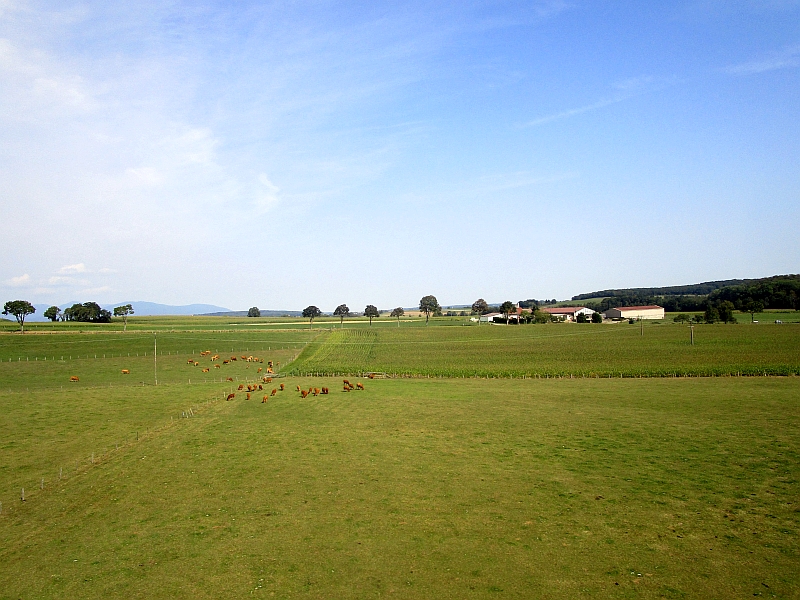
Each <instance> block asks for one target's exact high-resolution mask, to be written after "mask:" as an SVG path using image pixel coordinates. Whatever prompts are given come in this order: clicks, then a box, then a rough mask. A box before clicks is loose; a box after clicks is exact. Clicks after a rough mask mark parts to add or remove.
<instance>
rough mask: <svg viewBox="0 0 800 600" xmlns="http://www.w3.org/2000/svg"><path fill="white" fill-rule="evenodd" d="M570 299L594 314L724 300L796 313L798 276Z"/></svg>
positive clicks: (685, 307) (699, 306)
mask: <svg viewBox="0 0 800 600" xmlns="http://www.w3.org/2000/svg"><path fill="white" fill-rule="evenodd" d="M572 300H573V301H580V302H581V303H582V304H583V305H584V306H586V307H587V308H591V309H593V310H597V311H604V310H607V309H609V308H615V307H618V306H637V305H645V304H659V305H661V306H663V307H664V309H665V310H666V311H667V312H681V311H699V310H705V309H706V307H707V306H708V305H717V304H718V303H719V302H722V301H725V300H727V301H730V302H732V303H733V305H734V306H735V307H736V309H737V310H740V309H742V308H743V307H744V306H746V305H747V303H748V302H750V301H758V302H761V303H762V304H763V306H764V307H765V308H779V309H787V308H788V309H794V310H796V309H798V308H800V275H791V274H790V275H773V276H772V277H762V278H760V279H728V280H724V281H707V282H705V283H696V284H691V285H676V286H669V287H660V288H627V289H610V290H600V291H597V292H591V293H588V294H579V295H577V296H573V297H572ZM561 304H563V303H561Z"/></svg>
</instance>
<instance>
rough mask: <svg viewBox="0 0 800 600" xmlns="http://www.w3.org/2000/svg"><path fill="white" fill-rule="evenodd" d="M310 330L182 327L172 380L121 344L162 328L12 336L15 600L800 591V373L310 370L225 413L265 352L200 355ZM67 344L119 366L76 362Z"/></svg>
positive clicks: (9, 442) (2, 349)
mask: <svg viewBox="0 0 800 600" xmlns="http://www.w3.org/2000/svg"><path fill="white" fill-rule="evenodd" d="M548 327H549V326H548ZM559 327H562V326H553V328H552V329H553V330H554V331H559V329H558V328H559ZM563 327H564V328H565V329H563V331H566V332H569V331H570V330H571V329H570V328H571V327H572V326H563ZM613 327H616V326H613ZM613 327H610V329H613ZM662 327H663V328H667V327H668V326H666V325H665V326H662ZM433 329H435V328H433V327H431V328H429V330H428V335H429V336H436V335H439V334H436V333H431V331H432V330H433ZM440 329H445V328H440ZM447 329H449V330H456V329H457V328H447ZM464 329H465V330H466V329H467V328H464ZM505 329H508V330H509V332H511V331H514V330H515V329H517V328H514V327H508V328H501V327H485V328H481V329H480V331H481V335H486V334H484V333H483V331H484V330H488V331H495V332H496V331H497V330H505ZM523 329H524V328H519V329H518V330H523ZM545 329H546V328H545ZM676 329H677V328H676ZM709 329H716V327H714V328H711V327H709ZM719 329H720V330H724V328H722V327H720V328H719ZM728 329H731V330H733V329H746V328H745V327H738V326H736V327H730V328H728ZM765 329H766V328H765ZM773 329H775V330H778V329H780V328H777V327H776V328H773ZM787 329H788V328H787ZM628 330H631V331H633V330H634V328H633V327H630V328H629V329H628ZM651 330H652V331H653V332H655V331H656V330H659V331H660V328H659V327H657V326H653V327H651V328H650V329H646V330H645V336H647V335H648V334H649V333H650V332H651ZM471 331H472V332H473V333H475V332H478V328H474V329H472V330H471ZM575 331H581V330H580V329H576V330H575ZM621 331H622V330H621ZM129 333H130V332H129ZM298 333H299V332H297V331H284V332H271V333H269V334H267V333H265V332H262V333H255V334H254V333H252V332H250V331H247V332H234V331H230V332H223V333H214V332H212V333H209V332H203V333H200V332H198V333H197V334H190V335H189V338H188V341H189V342H192V341H196V342H197V344H196V346H197V347H194V346H195V344H191V343H189V344H187V343H186V342H187V339H186V338H181V337H180V335H186V332H183V333H181V332H176V334H175V335H176V337H175V338H174V339H172V340H171V341H168V340H169V335H168V334H167V333H166V332H164V333H163V334H162V333H159V334H158V338H159V352H161V351H162V344H163V351H164V352H165V354H164V355H161V354H159V356H158V361H159V368H160V369H161V368H163V369H164V371H163V379H162V376H159V385H158V386H155V385H153V381H152V380H151V379H147V380H144V379H145V378H144V376H142V379H143V380H144V384H143V383H142V382H141V381H139V380H138V378H139V369H140V368H141V369H143V370H145V371H149V370H150V369H152V366H153V365H152V362H151V361H152V355H150V356H148V357H143V356H140V357H130V358H129V357H127V356H115V357H113V358H112V357H111V356H110V355H111V354H116V353H117V352H118V353H120V354H127V348H128V347H130V348H131V349H133V350H132V353H134V354H135V353H136V352H137V350H136V349H135V348H139V350H138V351H140V352H145V351H149V350H150V348H151V344H152V341H153V340H152V338H153V336H152V334H148V335H144V334H141V336H139V334H135V333H134V335H131V336H130V338H125V339H123V340H122V341H119V340H118V339H117V338H119V337H120V336H119V335H118V334H114V335H101V334H96V333H93V334H81V335H78V334H54V335H39V334H37V335H30V336H28V335H27V334H26V335H25V336H18V335H14V336H8V335H4V336H0V355H2V356H3V357H5V360H4V361H3V362H0V431H2V432H3V435H2V439H0V502H2V510H0V598H20V597H42V598H56V597H81V598H95V597H107V596H112V597H113V596H123V595H124V596H126V597H134V598H158V597H176V596H177V597H186V596H192V597H201V598H203V597H208V598H212V597H214V598H216V597H243V596H255V597H259V596H264V597H268V598H289V597H308V598H319V597H345V598H347V597H352V598H363V597H383V596H396V597H403V598H430V597H458V598H461V597H476V598H498V597H517V598H519V597H526V598H527V597H562V598H572V597H576V596H577V597H581V596H585V597H618V598H628V597H672V598H678V597H709V598H729V597H741V596H752V595H761V596H764V597H772V596H773V595H774V596H775V597H783V598H790V597H797V596H798V595H800V582H799V581H798V576H797V569H796V565H797V561H798V542H797V533H798V514H800V513H798V509H797V504H796V503H797V497H798V482H797V473H798V472H800V469H799V467H800V464H799V463H800V461H799V460H798V458H799V457H798V451H797V448H798V447H800V445H799V444H798V442H800V439H798V438H799V437H800V428H799V427H798V425H800V410H799V407H798V403H799V401H800V380H799V379H798V378H797V377H791V376H790V377H724V378H723V377H714V378H651V379H630V378H625V379H620V378H606V379H591V378H586V379H584V378H579V379H569V378H564V379H525V380H523V379H477V378H472V379H459V378H441V379H440V378H436V379H389V380H364V379H361V381H364V382H365V385H366V390H365V391H363V392H348V393H344V392H342V391H341V379H333V378H322V377H298V376H288V377H285V378H281V379H280V382H283V383H284V384H285V385H286V386H287V388H288V389H287V391H285V392H283V393H279V394H278V395H277V396H276V397H274V398H272V399H271V400H269V401H268V402H267V403H265V404H263V403H261V401H260V396H254V397H253V398H252V399H251V400H249V401H247V400H244V399H243V396H242V394H241V393H237V397H236V399H234V400H233V401H231V402H225V401H224V400H223V397H224V395H225V394H226V393H228V392H229V391H230V390H231V386H232V384H231V382H228V381H226V380H224V379H223V378H222V375H225V376H226V377H227V376H230V377H231V378H233V379H234V382H239V381H251V380H252V379H253V376H252V374H251V371H252V369H253V367H255V365H254V364H253V363H246V362H242V361H241V360H239V361H236V362H235V363H233V362H232V363H229V364H228V365H225V366H224V367H223V368H221V369H219V370H218V371H221V372H222V374H221V375H217V377H216V380H213V379H212V380H211V381H206V382H203V383H200V382H199V381H198V382H196V381H195V380H194V377H195V375H194V374H195V373H197V369H198V367H193V366H190V365H188V358H187V355H188V356H192V355H191V352H192V350H194V351H195V352H199V351H200V349H211V350H219V351H220V354H221V355H223V353H222V350H223V348H226V347H228V346H223V341H225V342H227V343H230V344H232V345H231V346H229V349H232V350H233V349H235V351H236V353H241V352H245V351H246V349H251V350H253V351H259V352H260V351H261V348H260V346H259V336H264V340H265V343H266V347H268V348H270V350H268V351H267V352H262V358H264V359H268V360H277V359H276V357H277V356H278V354H276V353H284V354H283V355H282V356H284V358H283V361H282V366H283V368H284V370H285V371H289V370H291V368H292V365H286V363H288V362H289V361H290V360H291V359H292V357H293V356H294V355H295V354H296V353H297V351H298V347H297V346H298V345H302V344H303V343H306V342H308V341H309V340H319V342H321V343H320V345H325V344H327V343H328V340H327V339H325V338H324V336H332V335H334V334H331V333H330V332H328V333H322V334H320V337H313V338H312V337H311V334H310V333H309V334H308V335H307V336H306V337H298ZM335 333H336V334H338V333H339V332H338V331H337V332H335ZM194 335H197V336H198V337H197V338H193V336H194ZM209 335H210V336H212V337H214V336H221V337H216V338H214V339H216V341H218V342H219V347H218V348H215V347H212V346H210V345H209V344H210V343H211V342H212V341H213V340H212V338H209V337H207V336H209ZM313 335H314V336H317V335H318V334H317V332H315V333H314V334H313ZM509 335H510V334H509ZM517 335H519V334H517ZM778 335H780V334H778ZM204 336H205V337H204ZM139 337H141V339H139ZM162 337H163V342H162ZM640 337H641V336H640ZM23 338H24V341H22V340H23ZM74 338H78V339H77V340H75V339H74ZM432 339H434V340H437V339H441V338H435V337H433V338H432ZM558 339H559V338H557V337H555V334H554V337H553V340H558ZM59 340H61V342H63V343H64V347H65V348H68V347H70V346H68V345H67V344H68V343H70V342H76V344H72V347H75V346H76V345H79V346H80V347H81V348H83V349H84V354H86V355H87V356H93V355H94V354H95V353H96V354H98V356H99V357H98V358H97V359H94V358H84V359H73V361H72V362H71V363H68V362H67V359H65V360H64V362H63V363H62V364H67V365H68V366H70V367H71V368H65V369H64V370H63V371H59V372H58V373H56V374H53V373H51V370H52V369H57V368H60V367H59V360H56V361H53V360H52V357H53V356H56V358H59V357H60V356H61V354H60V353H59V352H58V350H59V343H60V342H59ZM84 340H90V341H88V342H87V341H84ZM126 340H127V341H126ZM456 341H457V340H456ZM588 341H589V338H587V340H585V341H584V342H588ZM667 341H668V340H667ZM723 341H725V340H723ZM237 342H241V343H237ZM484 342H485V343H489V342H491V339H490V338H486V339H485V340H484ZM507 342H508V343H515V341H514V338H513V337H509V338H507ZM19 343H24V344H27V345H26V346H25V348H24V349H25V351H26V352H27V353H28V354H29V355H30V356H31V357H33V356H38V357H39V358H40V360H38V361H36V360H30V361H24V360H12V362H8V358H10V357H12V356H13V355H14V354H20V353H21V352H20V350H21V348H20V347H19V346H18V344H19ZM312 343H316V342H312ZM529 343H530V342H529ZM555 343H557V342H555ZM731 343H732V342H731V341H730V340H728V341H727V344H728V345H730V344H731ZM738 343H739V344H741V342H738ZM139 344H141V347H139V346H138V345H139ZM791 344H792V342H791V340H789V341H786V340H783V341H781V339H780V338H779V343H777V345H776V343H773V345H776V347H778V348H779V349H780V348H783V349H784V351H785V350H786V349H787V348H789V349H791V348H794V346H792V345H791ZM431 345H432V346H433V345H434V344H431ZM484 345H485V344H484ZM587 345H590V344H587ZM719 345H720V346H722V347H725V345H726V344H724V343H722V342H720V344H719ZM190 346H192V347H190ZM278 346H280V347H278ZM417 346H418V352H421V354H418V360H419V361H420V363H422V362H423V361H426V360H432V359H431V358H430V357H431V355H432V354H433V353H427V354H426V353H425V352H426V351H422V350H419V347H420V346H423V344H417ZM457 346H458V344H457V343H450V344H444V343H440V344H438V347H439V352H440V353H446V352H448V351H451V352H456V351H457ZM734 346H735V343H734ZM308 347H309V348H310V347H311V345H309V346H308ZM497 347H498V345H497V344H495V343H493V342H492V343H490V344H489V345H488V346H487V347H486V348H485V349H488V350H493V351H497ZM760 347H761V346H760V345H758V344H756V345H755V348H756V350H757V349H758V348H760ZM45 350H46V351H45ZM398 352H399V351H398ZM403 352H405V353H406V354H409V353H410V352H411V351H410V349H408V348H406V349H405V350H403ZM104 353H105V354H106V358H102V354H104ZM780 354H781V352H780V351H779V350H776V351H774V355H773V356H780ZM45 355H50V356H49V358H48V360H47V361H46V362H45V361H43V360H41V358H42V357H43V356H45ZM66 356H69V354H66ZM310 356H314V354H310ZM753 356H754V357H755V359H757V358H758V356H759V354H758V352H756V351H754V353H753ZM15 358H17V357H15ZM301 358H302V357H301ZM792 358H793V357H791V356H789V357H784V359H783V361H784V362H791V359H792ZM120 359H122V361H127V362H126V363H124V364H127V365H128V366H131V365H132V367H131V370H132V373H131V376H124V375H121V374H120V373H119V370H118V369H119V368H120V367H121V366H122V365H123V362H118V361H120ZM134 359H135V360H139V361H141V363H138V362H135V361H134ZM404 360H406V359H405V358H404ZM501 362H502V361H498V362H496V363H494V364H501ZM778 362H780V361H778ZM248 366H249V369H248ZM356 366H357V367H359V368H360V364H359V365H356ZM74 368H82V369H83V370H82V371H81V381H80V382H79V383H78V384H69V383H68V382H66V381H64V382H63V389H62V387H61V386H62V383H61V381H63V380H64V377H66V376H68V375H69V374H70V373H71V371H72V370H74ZM123 368H126V367H123ZM353 370H355V369H353ZM499 375H502V372H496V373H494V376H499ZM190 376H191V378H192V383H191V384H189V383H188V380H189V377H190ZM126 377H134V378H136V381H131V380H126V379H125V378H126ZM220 379H223V380H222V381H220ZM277 381H278V380H276V382H277ZM297 385H300V386H302V387H303V388H305V389H308V387H311V386H318V387H320V386H322V385H327V386H329V387H330V388H331V394H330V395H329V396H319V397H316V398H308V399H305V400H301V399H300V397H299V394H297V393H296V392H295V391H293V390H294V389H295V386H297ZM185 415H191V416H185ZM137 438H138V439H137ZM22 487H25V489H26V500H25V502H22V501H21V500H20V491H21V488H22Z"/></svg>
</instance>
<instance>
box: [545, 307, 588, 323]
mask: <svg viewBox="0 0 800 600" xmlns="http://www.w3.org/2000/svg"><path fill="white" fill-rule="evenodd" d="M539 310H541V311H542V312H546V313H548V314H550V315H553V316H554V317H561V318H562V319H564V320H565V321H575V320H576V319H577V318H578V315H586V317H587V318H588V319H591V318H592V315H593V314H594V311H593V310H592V309H591V308H586V307H584V306H557V307H553V308H540V309H539Z"/></svg>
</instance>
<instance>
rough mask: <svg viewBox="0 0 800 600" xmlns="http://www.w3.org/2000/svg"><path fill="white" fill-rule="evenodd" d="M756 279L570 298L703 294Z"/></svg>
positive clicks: (609, 291) (748, 283)
mask: <svg viewBox="0 0 800 600" xmlns="http://www.w3.org/2000/svg"><path fill="white" fill-rule="evenodd" d="M778 277H781V276H778ZM770 279H772V278H770ZM758 281H762V280H760V279H725V280H722V281H706V282H705V283H692V284H689V285H672V286H668V287H655V288H622V289H610V290H598V291H596V292H589V293H588V294H578V295H577V296H573V297H572V299H573V300H588V299H590V298H616V297H619V296H705V295H707V294H710V293H711V292H713V291H714V290H718V289H720V288H724V287H729V286H732V285H750V284H753V283H756V282H758Z"/></svg>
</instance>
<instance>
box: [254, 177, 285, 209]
mask: <svg viewBox="0 0 800 600" xmlns="http://www.w3.org/2000/svg"><path fill="white" fill-rule="evenodd" d="M258 182H259V183H260V184H261V185H260V186H259V187H258V189H257V190H256V198H255V200H253V205H254V206H255V209H256V211H257V212H259V213H265V212H268V211H269V210H271V209H272V208H274V207H275V206H276V205H277V204H278V202H280V199H279V198H278V193H279V192H280V191H281V190H280V188H279V187H278V186H277V185H275V184H274V183H272V182H271V181H270V180H269V177H267V176H266V175H265V174H264V173H261V175H259V176H258Z"/></svg>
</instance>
